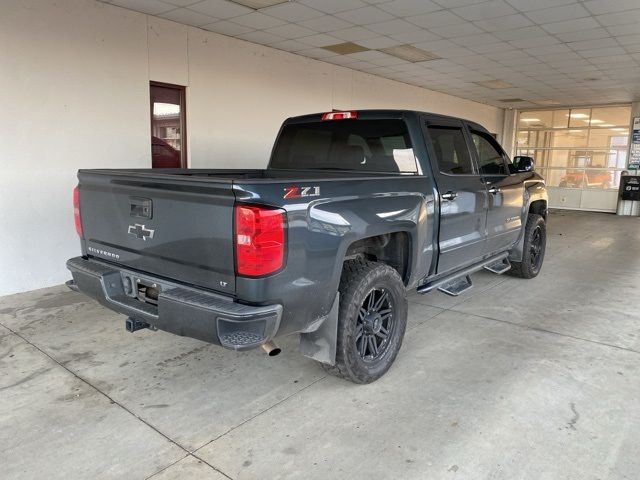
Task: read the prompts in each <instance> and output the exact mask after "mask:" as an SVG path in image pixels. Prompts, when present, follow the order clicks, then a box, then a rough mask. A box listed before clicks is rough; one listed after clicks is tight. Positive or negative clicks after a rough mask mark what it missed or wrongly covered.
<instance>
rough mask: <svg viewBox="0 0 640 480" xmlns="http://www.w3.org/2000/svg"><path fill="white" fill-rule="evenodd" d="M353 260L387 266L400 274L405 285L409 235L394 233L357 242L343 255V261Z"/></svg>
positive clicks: (407, 272)
mask: <svg viewBox="0 0 640 480" xmlns="http://www.w3.org/2000/svg"><path fill="white" fill-rule="evenodd" d="M355 258H364V259H366V260H370V261H373V262H381V263H385V264H387V265H389V266H390V267H392V268H394V269H395V270H396V271H397V272H398V274H400V277H401V278H402V280H403V281H404V283H405V285H406V283H407V280H408V274H409V271H408V270H409V269H408V259H409V235H408V234H407V232H394V233H384V234H382V235H376V236H375V237H367V238H362V239H360V240H357V241H355V242H354V243H352V244H351V245H349V248H348V249H347V254H346V255H345V260H353V259H355Z"/></svg>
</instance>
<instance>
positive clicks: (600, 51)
mask: <svg viewBox="0 0 640 480" xmlns="http://www.w3.org/2000/svg"><path fill="white" fill-rule="evenodd" d="M626 53H627V52H626V51H625V49H624V48H622V47H619V46H616V47H607V48H594V49H590V50H584V51H581V52H580V55H582V56H583V57H584V58H592V57H601V56H605V55H624V54H626Z"/></svg>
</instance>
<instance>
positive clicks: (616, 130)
mask: <svg viewBox="0 0 640 480" xmlns="http://www.w3.org/2000/svg"><path fill="white" fill-rule="evenodd" d="M611 130H612V131H614V132H625V133H629V130H628V129H627V128H612V129H611Z"/></svg>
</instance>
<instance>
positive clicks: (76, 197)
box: [73, 186, 82, 237]
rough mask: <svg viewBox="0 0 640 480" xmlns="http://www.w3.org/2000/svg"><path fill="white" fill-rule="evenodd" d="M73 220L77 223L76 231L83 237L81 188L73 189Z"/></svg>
mask: <svg viewBox="0 0 640 480" xmlns="http://www.w3.org/2000/svg"><path fill="white" fill-rule="evenodd" d="M73 221H74V223H75V224H76V232H78V235H79V236H80V237H82V220H81V219H80V189H79V188H78V187H77V186H76V187H75V188H74V189H73Z"/></svg>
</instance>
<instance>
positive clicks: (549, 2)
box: [507, 0, 577, 12]
mask: <svg viewBox="0 0 640 480" xmlns="http://www.w3.org/2000/svg"><path fill="white" fill-rule="evenodd" d="M507 2H509V3H510V4H511V5H513V6H514V7H515V8H517V9H518V10H520V11H521V12H530V11H532V10H542V9H543V8H549V7H558V6H560V5H568V4H572V3H574V4H575V3H577V2H576V0H507Z"/></svg>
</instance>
